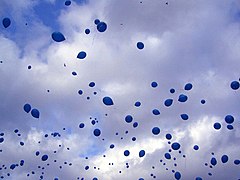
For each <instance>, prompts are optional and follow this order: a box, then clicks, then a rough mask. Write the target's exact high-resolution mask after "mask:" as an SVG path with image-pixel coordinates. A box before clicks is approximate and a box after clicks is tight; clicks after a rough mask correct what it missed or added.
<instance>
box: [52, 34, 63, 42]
mask: <svg viewBox="0 0 240 180" xmlns="http://www.w3.org/2000/svg"><path fill="white" fill-rule="evenodd" d="M52 39H53V40H54V41H56V42H62V41H64V40H65V37H64V35H63V34H62V33H60V32H53V33H52Z"/></svg>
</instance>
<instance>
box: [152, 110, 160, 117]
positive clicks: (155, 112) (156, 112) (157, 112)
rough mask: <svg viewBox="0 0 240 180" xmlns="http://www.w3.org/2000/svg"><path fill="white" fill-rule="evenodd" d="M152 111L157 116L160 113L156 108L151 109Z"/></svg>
mask: <svg viewBox="0 0 240 180" xmlns="http://www.w3.org/2000/svg"><path fill="white" fill-rule="evenodd" d="M152 113H153V114H154V115H156V116H157V115H159V114H160V111H159V110H158V109H153V110H152Z"/></svg>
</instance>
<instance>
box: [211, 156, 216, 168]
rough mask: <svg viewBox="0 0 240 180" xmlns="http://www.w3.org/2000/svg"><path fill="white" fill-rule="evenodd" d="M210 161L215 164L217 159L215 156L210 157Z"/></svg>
mask: <svg viewBox="0 0 240 180" xmlns="http://www.w3.org/2000/svg"><path fill="white" fill-rule="evenodd" d="M210 163H211V164H212V165H213V166H215V165H216V164H217V159H216V158H215V157H212V159H211V161H210Z"/></svg>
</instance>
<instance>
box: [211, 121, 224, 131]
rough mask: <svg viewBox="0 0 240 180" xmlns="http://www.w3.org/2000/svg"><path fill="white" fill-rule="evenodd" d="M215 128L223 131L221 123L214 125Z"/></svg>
mask: <svg viewBox="0 0 240 180" xmlns="http://www.w3.org/2000/svg"><path fill="white" fill-rule="evenodd" d="M213 127H214V129H216V130H219V129H221V127H222V125H221V124H220V123H218V122H216V123H214V125H213Z"/></svg>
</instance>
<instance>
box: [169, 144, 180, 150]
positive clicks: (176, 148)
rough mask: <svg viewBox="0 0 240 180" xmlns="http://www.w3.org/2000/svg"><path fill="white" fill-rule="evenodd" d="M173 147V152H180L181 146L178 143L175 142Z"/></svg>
mask: <svg viewBox="0 0 240 180" xmlns="http://www.w3.org/2000/svg"><path fill="white" fill-rule="evenodd" d="M171 147H172V149H173V150H178V149H180V147H181V145H180V144H179V143H178V142H174V143H172V146H171Z"/></svg>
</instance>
